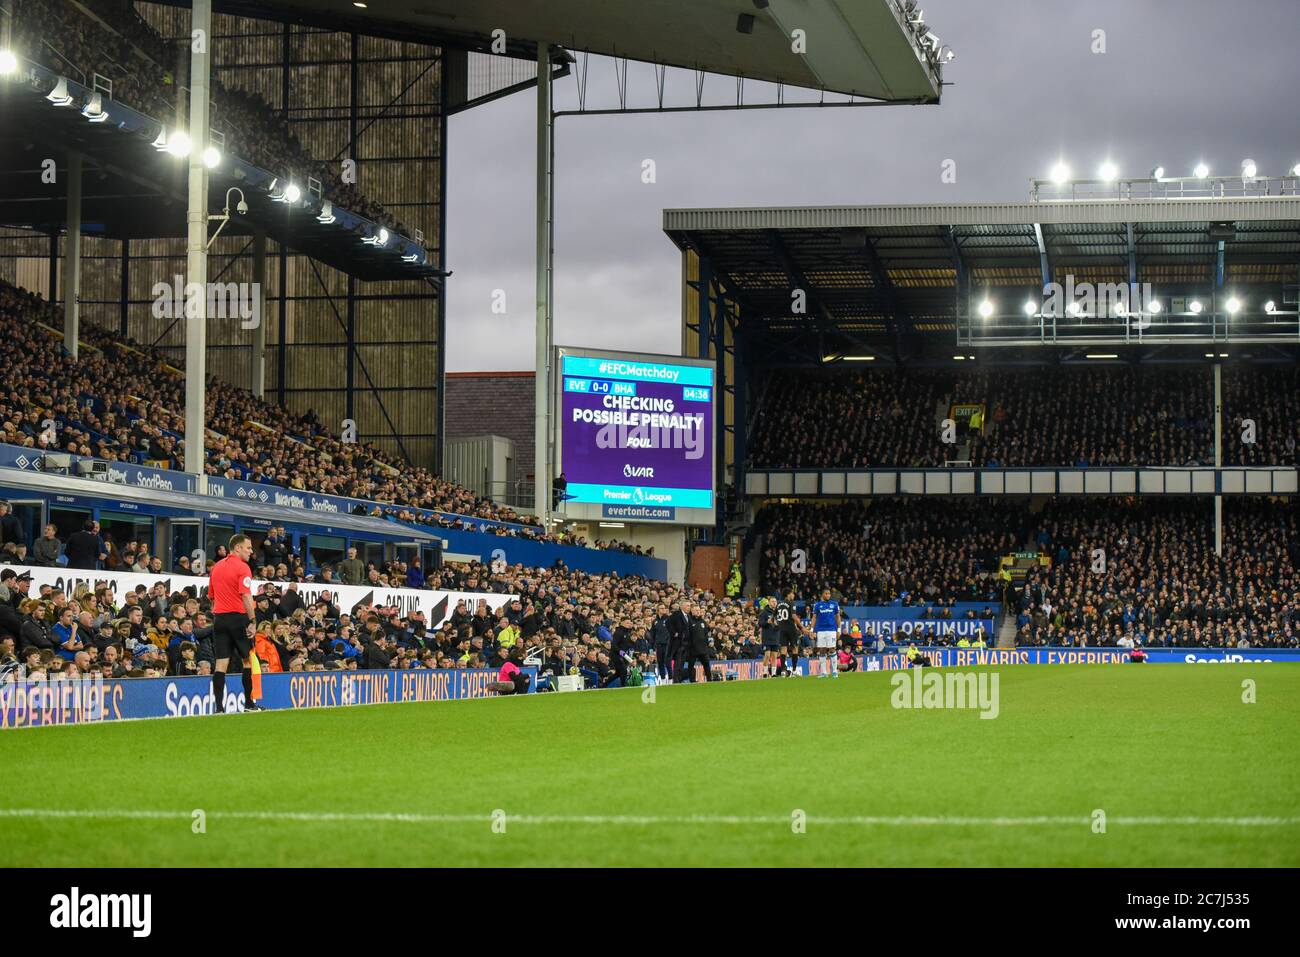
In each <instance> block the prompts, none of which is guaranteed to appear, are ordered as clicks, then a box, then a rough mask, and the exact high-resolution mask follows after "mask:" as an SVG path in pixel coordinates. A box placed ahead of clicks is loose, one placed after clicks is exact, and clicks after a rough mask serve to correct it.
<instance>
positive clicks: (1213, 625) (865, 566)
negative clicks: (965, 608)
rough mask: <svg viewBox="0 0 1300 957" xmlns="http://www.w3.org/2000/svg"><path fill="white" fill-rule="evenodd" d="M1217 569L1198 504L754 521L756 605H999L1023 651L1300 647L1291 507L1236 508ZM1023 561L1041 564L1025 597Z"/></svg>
mask: <svg viewBox="0 0 1300 957" xmlns="http://www.w3.org/2000/svg"><path fill="white" fill-rule="evenodd" d="M1224 511H1225V514H1224V538H1223V553H1222V555H1216V554H1215V550H1214V523H1213V511H1212V507H1211V504H1210V503H1208V502H1202V501H1197V500H1188V499H1168V500H1160V501H1153V500H1150V499H1130V498H1088V499H1082V498H1074V499H1068V500H1066V499H1059V498H1058V499H1052V500H1049V501H1048V502H1047V503H1046V504H1044V505H1042V507H1039V508H1035V507H1032V506H1030V505H1028V504H1026V503H1024V502H1016V501H1012V500H997V501H971V500H968V501H958V500H951V499H944V500H915V499H913V500H907V499H903V500H882V501H876V502H874V503H869V504H864V503H855V502H849V503H845V504H843V505H816V504H776V505H769V506H768V507H767V508H765V509H763V511H762V512H760V513H759V516H758V521H757V523H756V533H757V534H759V535H761V536H762V539H761V546H762V556H763V562H762V572H763V589H764V591H765V593H775V592H777V591H780V592H781V593H784V592H785V591H786V590H787V589H791V588H793V589H794V590H795V591H796V593H797V594H799V595H801V596H807V595H812V594H815V593H817V592H820V591H821V590H822V589H823V588H829V589H831V590H832V593H833V595H834V596H835V597H836V598H837V599H838V600H840V601H844V602H849V603H854V604H857V603H861V604H871V605H889V604H897V605H918V604H923V605H933V606H936V607H940V608H942V607H943V606H951V605H952V604H954V603H956V602H958V601H967V602H970V601H974V602H985V601H988V602H992V601H1004V602H1006V603H1007V604H1006V607H1007V608H1008V610H1009V612H1010V613H1011V614H1014V615H1016V618H1017V620H1016V631H1017V638H1016V640H1017V643H1018V644H1022V645H1065V646H1078V645H1085V644H1086V645H1111V646H1114V645H1120V646H1128V645H1134V644H1136V645H1154V646H1168V647H1177V646H1194V647H1234V648H1235V647H1243V648H1244V647H1261V646H1263V647H1272V646H1278V647H1297V646H1300V574H1298V573H1297V569H1298V568H1300V531H1298V530H1297V509H1296V506H1295V505H1294V504H1293V503H1289V502H1283V501H1271V500H1263V501H1261V500H1257V499H1251V500H1229V501H1228V503H1227V504H1226V505H1225V509H1224ZM1017 552H1022V553H1025V552H1029V553H1037V554H1039V555H1040V556H1042V559H1043V560H1045V561H1043V562H1040V563H1039V564H1038V565H1037V566H1034V567H1032V569H1031V571H1030V572H1029V574H1028V576H1027V577H1026V578H1025V579H1024V581H1023V582H1015V583H1010V582H1006V581H1004V580H1003V578H1002V576H1001V575H1000V574H999V572H1000V565H1001V559H1002V558H1003V557H1007V556H1011V555H1012V554H1013V553H1017Z"/></svg>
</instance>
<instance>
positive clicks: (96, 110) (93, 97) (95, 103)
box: [81, 91, 108, 123]
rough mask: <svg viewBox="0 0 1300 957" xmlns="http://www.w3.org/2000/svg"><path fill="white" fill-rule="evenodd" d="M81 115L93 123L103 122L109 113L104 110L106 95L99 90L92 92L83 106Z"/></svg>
mask: <svg viewBox="0 0 1300 957" xmlns="http://www.w3.org/2000/svg"><path fill="white" fill-rule="evenodd" d="M81 115H82V116H84V117H85V118H86V119H88V120H90V122H92V123H103V122H104V121H105V120H106V119H108V113H107V112H106V111H105V110H104V95H103V94H102V93H99V92H98V91H96V92H95V93H92V94H90V99H88V100H86V105H85V106H83V107H82V108H81Z"/></svg>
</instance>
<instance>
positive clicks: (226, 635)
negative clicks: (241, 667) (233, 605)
mask: <svg viewBox="0 0 1300 957" xmlns="http://www.w3.org/2000/svg"><path fill="white" fill-rule="evenodd" d="M212 650H213V651H214V652H215V653H216V656H217V660H218V661H220V660H221V659H222V658H238V659H239V660H240V661H245V660H247V658H248V656H249V655H250V654H251V653H252V651H253V639H252V638H250V637H248V616H247V615H245V614H244V613H243V612H242V611H229V612H225V613H223V614H220V615H217V616H215V618H214V621H213V629H212Z"/></svg>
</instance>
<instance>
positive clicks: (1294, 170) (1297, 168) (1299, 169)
mask: <svg viewBox="0 0 1300 957" xmlns="http://www.w3.org/2000/svg"><path fill="white" fill-rule="evenodd" d="M1291 175H1292V176H1300V163H1296V164H1295V165H1294V166H1292V167H1291Z"/></svg>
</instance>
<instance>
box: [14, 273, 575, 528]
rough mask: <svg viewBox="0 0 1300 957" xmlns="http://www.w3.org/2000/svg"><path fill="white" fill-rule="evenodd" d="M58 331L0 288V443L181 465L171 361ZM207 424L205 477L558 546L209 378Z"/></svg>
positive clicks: (103, 337) (177, 379)
mask: <svg viewBox="0 0 1300 957" xmlns="http://www.w3.org/2000/svg"><path fill="white" fill-rule="evenodd" d="M61 326H62V316H61V313H60V312H59V311H58V309H57V308H55V307H52V306H51V305H50V304H49V303H48V302H46V301H45V300H43V299H41V298H40V297H39V296H36V295H34V294H33V293H29V292H27V291H26V290H23V289H19V288H17V287H14V286H10V285H8V284H5V283H3V282H0V341H2V342H3V343H4V349H3V350H2V351H0V441H3V442H7V443H10V444H13V445H20V446H25V447H27V448H31V449H38V450H46V449H49V450H60V451H66V452H71V453H74V454H78V455H90V456H95V457H96V458H101V459H106V460H109V461H124V462H134V463H136V464H143V463H146V462H151V463H157V464H158V465H160V467H163V468H172V469H179V468H182V467H183V465H184V453H185V442H184V440H183V439H182V438H181V435H182V433H183V431H184V414H183V410H184V408H185V398H184V390H185V382H184V378H183V375H182V374H180V373H179V372H178V371H177V370H176V369H175V368H174V367H172V366H171V365H170V363H172V362H173V361H174V360H171V359H168V358H166V357H164V356H163V355H162V354H160V353H158V352H156V351H154V350H152V349H149V348H148V347H145V346H141V345H139V344H137V343H135V342H134V341H133V340H130V339H127V340H125V341H122V340H121V339H120V338H119V337H117V336H116V335H114V334H112V333H110V332H109V331H108V330H105V329H102V328H100V327H98V326H95V325H94V324H92V323H83V324H82V326H81V329H80V339H81V341H82V348H81V349H80V354H79V357H78V358H77V359H76V360H74V359H72V358H71V356H70V355H68V354H67V351H66V350H65V349H64V348H63V343H62V340H61V337H60V335H59V334H58V333H57V332H55V331H54V330H55V329H56V328H60V327H61ZM88 347H89V348H88ZM174 410H175V411H174ZM207 423H208V428H209V431H208V433H207V443H206V450H205V451H206V458H207V463H206V470H207V472H208V474H210V475H219V476H224V477H225V478H230V479H239V480H243V481H249V482H262V483H266V484H270V485H278V486H283V487H285V488H291V489H298V490H303V491H307V490H310V491H312V492H324V493H327V494H335V495H342V496H350V497H355V498H363V499H371V500H377V501H379V502H383V503H386V504H383V505H377V506H375V507H373V508H372V509H371V510H370V512H371V514H376V515H379V516H381V517H385V518H390V519H393V520H395V521H404V522H410V523H422V524H439V525H442V526H444V527H470V526H476V525H477V523H475V522H474V521H472V520H473V519H482V520H487V521H491V522H504V523H510V524H507V525H496V526H488V527H487V528H486V529H485V530H486V531H489V532H493V533H495V534H502V535H524V536H528V537H533V538H538V539H545V540H558V539H557V537H556V536H549V535H547V534H545V533H544V531H543V529H542V528H541V526H540V525H539V524H538V522H537V520H536V519H535V518H534V517H532V516H526V515H520V514H519V513H517V512H515V511H514V510H513V509H511V508H508V507H505V506H501V505H498V504H496V503H494V502H492V501H491V500H489V499H486V498H483V497H481V496H479V495H476V494H475V493H474V492H472V491H470V490H468V489H466V488H463V487H461V486H459V485H455V484H454V483H451V482H447V481H444V480H442V479H441V478H439V477H437V476H435V475H433V474H432V473H430V472H428V471H427V470H425V469H421V468H413V467H411V466H410V465H407V464H406V463H403V462H401V461H400V460H398V459H394V458H392V457H390V456H388V455H387V454H386V453H384V452H382V451H381V450H379V449H377V448H375V447H374V446H372V445H369V444H363V443H345V442H341V441H339V440H338V439H337V438H335V437H334V436H333V435H332V434H331V433H330V432H329V431H328V430H327V429H326V428H325V427H324V426H323V425H322V424H321V423H320V422H319V420H318V419H317V417H316V416H315V415H314V414H313V413H312V412H310V411H309V412H308V413H307V414H306V415H302V416H299V415H295V414H293V413H291V412H289V411H287V410H285V409H283V408H281V407H279V406H276V405H273V404H271V403H269V402H266V401H263V400H261V399H258V398H256V397H255V396H254V395H253V394H252V393H251V392H248V391H247V390H244V389H238V388H235V387H234V386H231V385H229V384H227V383H224V382H221V381H219V380H216V379H211V380H209V383H208V388H207ZM434 512H447V513H454V514H453V515H443V516H440V517H437V518H435V517H434V516H433V515H432V514H431V513H434Z"/></svg>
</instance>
